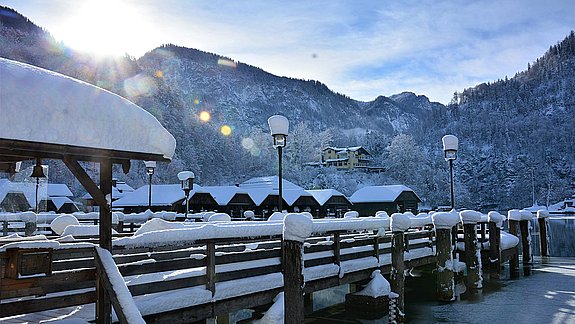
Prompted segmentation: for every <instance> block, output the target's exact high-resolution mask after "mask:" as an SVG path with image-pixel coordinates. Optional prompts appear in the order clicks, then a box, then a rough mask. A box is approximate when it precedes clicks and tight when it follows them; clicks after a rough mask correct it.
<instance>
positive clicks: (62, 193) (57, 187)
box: [48, 183, 74, 208]
mask: <svg viewBox="0 0 575 324" xmlns="http://www.w3.org/2000/svg"><path fill="white" fill-rule="evenodd" d="M48 196H50V197H72V196H74V194H73V193H72V191H70V188H68V186H67V185H65V184H63V183H49V184H48ZM58 208H60V207H58Z"/></svg>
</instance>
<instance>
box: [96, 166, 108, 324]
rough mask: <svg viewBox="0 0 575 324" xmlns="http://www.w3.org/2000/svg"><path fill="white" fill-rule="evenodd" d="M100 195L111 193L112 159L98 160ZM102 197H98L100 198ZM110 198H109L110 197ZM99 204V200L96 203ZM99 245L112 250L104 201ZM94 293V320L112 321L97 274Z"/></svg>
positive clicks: (102, 284)
mask: <svg viewBox="0 0 575 324" xmlns="http://www.w3.org/2000/svg"><path fill="white" fill-rule="evenodd" d="M99 191H101V193H100V194H101V195H102V196H103V197H106V195H108V194H110V195H111V194H112V161H111V160H104V161H102V162H100V190H99ZM103 197H99V200H101V199H102V198H103ZM110 200H111V199H110ZM98 204H99V205H100V202H99V203H98ZM99 226H100V228H99V230H100V247H101V248H103V249H106V250H108V251H112V211H111V209H110V207H109V206H108V202H107V201H106V199H105V198H104V201H103V202H102V204H101V205H100V224H99ZM96 295H97V296H98V302H97V304H96V320H97V322H98V323H101V324H109V323H111V322H112V303H111V300H110V296H109V295H108V294H107V293H106V286H105V280H104V278H102V277H101V276H100V275H98V283H97V285H96Z"/></svg>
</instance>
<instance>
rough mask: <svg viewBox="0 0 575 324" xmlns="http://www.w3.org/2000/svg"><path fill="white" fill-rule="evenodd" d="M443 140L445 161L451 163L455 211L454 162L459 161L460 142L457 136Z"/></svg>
mask: <svg viewBox="0 0 575 324" xmlns="http://www.w3.org/2000/svg"><path fill="white" fill-rule="evenodd" d="M441 140H442V141H443V152H444V153H445V161H449V178H450V181H451V209H455V195H454V192H453V161H455V159H457V147H458V146H459V140H458V139H457V137H456V136H455V135H445V136H443V138H442V139H441Z"/></svg>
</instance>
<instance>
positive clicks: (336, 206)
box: [306, 189, 352, 217]
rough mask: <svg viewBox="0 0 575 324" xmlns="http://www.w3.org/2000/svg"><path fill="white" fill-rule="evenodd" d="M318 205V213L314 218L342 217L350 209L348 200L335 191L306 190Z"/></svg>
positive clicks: (350, 205)
mask: <svg viewBox="0 0 575 324" xmlns="http://www.w3.org/2000/svg"><path fill="white" fill-rule="evenodd" d="M306 191H307V192H308V193H309V194H311V195H312V196H313V198H314V199H315V200H316V201H317V203H318V204H319V206H320V207H319V209H318V212H316V213H314V216H316V214H317V216H318V217H321V216H335V217H342V216H343V214H344V213H345V212H346V211H348V210H350V209H351V207H352V204H351V202H350V201H349V199H348V198H347V197H346V196H345V195H344V194H342V193H341V192H339V191H337V190H335V189H316V190H306Z"/></svg>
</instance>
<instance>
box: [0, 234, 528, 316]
mask: <svg viewBox="0 0 575 324" xmlns="http://www.w3.org/2000/svg"><path fill="white" fill-rule="evenodd" d="M487 225H488V224H487V223H480V224H478V225H477V226H478V228H480V227H481V226H483V227H485V226H487ZM397 235H398V233H392V232H391V231H389V232H386V233H385V234H384V233H381V231H380V232H378V231H374V230H372V229H366V230H353V231H329V232H325V233H321V234H320V235H316V236H312V237H310V238H308V239H307V240H305V243H303V252H304V253H303V264H304V268H303V278H304V280H305V285H304V287H303V289H304V290H303V291H304V292H305V294H306V295H310V294H311V293H313V292H315V291H319V290H323V289H327V288H331V287H336V286H340V285H343V284H352V283H365V282H367V281H368V280H369V278H370V275H371V274H372V272H373V271H374V270H376V269H379V270H381V273H382V274H391V273H392V263H393V262H392V239H393V237H394V236H397ZM399 235H401V236H402V240H401V241H404V242H405V243H402V244H399V245H397V244H396V245H395V248H398V249H399V250H398V251H397V252H398V253H400V254H401V255H402V256H403V259H404V260H399V259H398V260H397V261H395V262H396V263H397V262H400V263H401V264H400V265H399V266H400V267H401V268H405V269H410V268H415V267H419V266H424V265H430V264H432V265H433V264H435V263H436V254H437V248H436V243H437V242H436V236H435V230H434V229H433V228H432V227H431V226H426V227H425V228H418V229H409V230H408V231H406V232H404V233H403V234H401V233H399ZM446 236H447V237H449V236H450V235H446ZM478 239H479V241H480V242H482V241H488V238H487V237H486V236H485V234H483V236H481V235H480V237H479V238H478ZM398 242H400V241H398ZM7 243H9V242H3V243H0V249H1V250H0V269H1V272H0V319H1V318H6V317H10V316H17V315H22V314H30V313H36V312H45V311H50V310H57V309H61V308H66V307H70V306H77V305H85V304H92V303H96V301H97V298H96V283H97V280H98V278H100V280H102V281H103V283H105V282H106V280H105V278H102V277H103V276H102V273H103V272H102V269H101V268H102V265H101V264H100V263H98V262H96V260H97V259H96V258H95V255H96V253H95V251H96V250H95V246H94V245H93V244H91V243H78V242H73V243H57V244H55V246H54V247H53V248H50V249H49V250H50V262H49V267H50V269H49V272H48V273H47V274H38V275H16V276H14V275H10V273H9V271H6V269H9V268H10V266H11V265H13V264H14V262H16V263H17V262H18V261H15V259H14V253H15V251H21V250H23V249H22V248H18V249H10V248H8V249H6V247H7V246H6V245H5V244H7ZM2 245H4V247H2ZM284 248H285V246H284ZM26 251H27V253H28V255H27V257H30V258H34V257H37V256H36V255H35V254H37V253H40V252H41V251H40V249H36V250H35V249H34V248H29V249H26ZM489 253H490V251H482V255H483V256H484V258H487V259H489ZM112 255H113V260H114V262H115V265H116V267H117V271H118V272H119V274H121V276H122V277H123V278H124V281H125V282H126V285H127V288H128V289H129V292H130V294H131V295H132V296H133V299H134V302H135V304H136V305H137V308H138V309H139V311H140V313H141V315H142V316H143V318H144V320H145V321H146V322H153V323H190V322H200V321H205V320H206V319H210V318H216V317H218V316H220V317H221V316H226V315H228V314H229V313H231V312H234V311H236V310H240V309H258V310H261V309H262V306H265V305H270V304H271V303H272V301H273V298H274V297H275V296H276V295H277V294H278V293H279V292H282V291H284V289H287V287H284V274H285V272H286V268H287V267H290V266H291V265H290V263H288V262H285V263H283V264H282V259H284V258H282V237H281V235H274V236H269V235H268V236H266V235H263V236H251V237H250V238H245V237H242V238H228V239H201V240H193V241H189V242H181V243H180V244H177V245H173V244H171V245H158V244H150V246H139V247H128V246H118V245H115V246H114V247H113V249H112ZM396 255H397V254H396ZM515 255H517V247H514V248H511V249H507V250H502V251H501V260H500V262H501V263H504V262H506V261H508V260H509V259H511V257H513V256H515ZM483 265H484V266H485V265H487V266H488V265H489V262H484V263H483ZM282 270H283V273H282ZM292 270H293V269H292ZM98 274H100V275H98ZM392 278H393V276H392ZM392 284H393V285H403V282H393V281H392ZM104 286H105V287H108V288H107V289H106V291H108V293H109V292H110V290H113V289H112V288H110V287H109V285H104ZM112 300H113V299H112ZM114 306H115V307H114V309H115V310H116V313H119V312H121V310H120V311H118V309H117V308H118V307H119V306H117V305H114ZM119 308H120V309H121V307H119ZM94 318H95V317H91V318H87V319H88V320H94ZM118 318H120V322H126V321H125V319H122V316H121V314H119V315H118ZM114 319H115V320H117V319H116V317H115V318H114Z"/></svg>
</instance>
